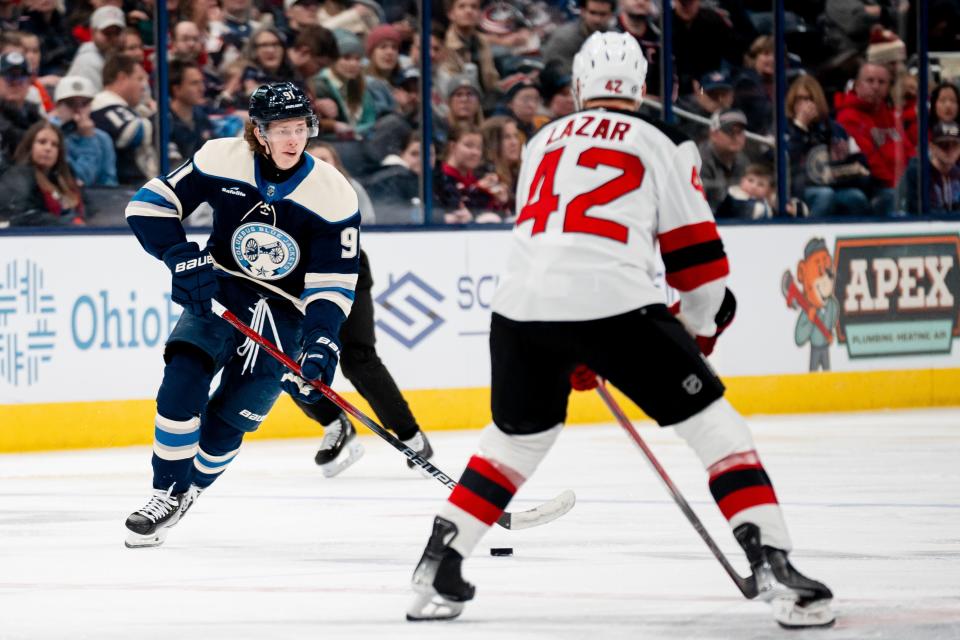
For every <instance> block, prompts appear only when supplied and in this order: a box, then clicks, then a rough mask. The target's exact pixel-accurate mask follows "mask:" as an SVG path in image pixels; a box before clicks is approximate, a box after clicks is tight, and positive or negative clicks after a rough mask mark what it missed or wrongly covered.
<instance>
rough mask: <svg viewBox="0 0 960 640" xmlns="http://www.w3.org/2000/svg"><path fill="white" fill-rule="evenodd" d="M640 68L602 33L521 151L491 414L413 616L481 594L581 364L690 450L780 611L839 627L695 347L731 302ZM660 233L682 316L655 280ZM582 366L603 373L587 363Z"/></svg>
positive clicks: (686, 150) (496, 333)
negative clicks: (474, 576)
mask: <svg viewBox="0 0 960 640" xmlns="http://www.w3.org/2000/svg"><path fill="white" fill-rule="evenodd" d="M646 68H647V63H646V59H645V58H644V56H643V53H642V52H641V50H640V48H639V46H638V45H637V43H636V41H635V40H634V39H633V38H632V37H631V36H629V35H627V34H617V33H595V34H593V35H592V36H590V38H588V39H587V41H586V42H585V43H584V45H583V47H582V48H581V49H580V52H579V53H578V54H577V56H576V57H575V58H574V62H573V83H574V97H575V99H576V100H577V104H578V109H579V111H577V112H575V113H573V114H571V115H569V116H565V117H563V118H559V119H557V120H554V121H553V122H551V123H549V124H547V125H545V126H544V127H543V128H542V129H540V131H539V132H538V133H537V134H536V135H535V136H534V137H533V138H531V140H530V141H529V142H528V143H527V146H526V147H525V149H524V153H523V162H522V165H521V170H520V176H519V180H518V183H517V213H518V216H517V221H516V225H515V227H514V230H513V236H512V248H511V252H510V253H509V254H508V258H507V265H506V270H505V273H504V274H503V276H502V277H501V280H500V284H499V287H498V289H497V292H496V294H495V295H494V298H493V303H492V309H493V315H492V320H491V327H490V353H491V372H492V385H491V405H492V411H493V422H494V424H493V425H491V426H490V427H487V428H486V429H485V430H484V432H483V434H482V435H481V438H480V444H479V448H478V451H477V453H476V454H475V455H474V456H473V457H472V458H471V459H470V461H469V462H468V464H467V468H466V470H465V471H464V473H463V475H462V476H461V478H460V482H459V484H458V485H457V487H456V488H455V489H454V490H453V492H451V494H450V497H449V499H448V501H447V502H446V503H445V505H444V506H443V508H442V509H441V510H440V513H439V515H437V516H436V518H435V519H434V522H433V531H432V534H431V536H430V538H429V540H428V542H427V545H426V548H425V550H424V552H423V556H422V557H421V559H420V562H419V564H418V565H417V568H416V570H415V571H414V574H413V590H414V592H415V597H414V600H413V602H412V603H411V605H410V607H409V608H408V610H407V618H408V619H409V620H438V619H449V618H455V617H456V616H458V615H459V614H460V613H461V611H462V610H463V607H464V603H465V602H467V601H469V600H471V599H472V598H473V596H474V587H473V585H471V584H470V583H468V582H466V581H465V580H464V579H463V577H462V576H461V563H462V561H463V559H464V558H467V557H469V556H470V553H471V552H472V551H473V550H474V548H476V546H477V544H478V543H479V541H480V539H481V538H482V537H483V535H484V534H485V533H486V532H487V530H488V529H489V527H490V526H491V525H492V524H493V523H494V522H496V521H497V518H498V517H499V516H500V515H501V514H502V513H503V511H504V509H505V508H506V507H507V505H508V504H509V503H510V500H511V499H512V498H513V496H514V494H515V493H516V491H517V490H518V489H519V487H520V486H521V485H522V484H523V483H524V481H526V479H527V478H529V477H530V476H531V474H533V472H534V470H535V469H536V467H537V465H538V464H539V463H540V461H541V460H542V459H543V458H544V456H545V455H546V454H547V452H548V451H549V449H550V447H551V446H552V445H553V443H554V441H555V440H556V438H557V436H558V435H559V433H560V430H561V428H562V427H563V423H564V421H565V419H566V410H567V398H568V396H569V394H570V390H571V384H572V380H571V374H572V373H573V372H574V371H575V370H578V371H582V370H583V369H582V365H586V366H587V367H589V369H591V370H593V371H596V372H597V373H598V374H600V375H602V376H603V377H604V378H606V379H608V380H609V381H610V382H611V383H613V384H614V385H615V386H616V387H617V388H618V389H620V390H621V391H622V392H623V393H624V394H625V395H627V396H628V397H629V398H630V399H631V400H633V401H634V402H635V403H636V404H637V405H639V406H640V408H641V409H643V410H644V412H646V414H647V415H649V416H650V417H652V418H653V419H654V420H656V421H657V423H658V424H660V425H661V426H672V427H674V429H675V431H676V432H677V434H678V435H679V436H680V437H681V438H683V439H684V440H685V441H686V442H687V444H688V445H689V446H690V447H691V448H692V449H693V450H694V451H695V452H696V454H697V456H698V457H699V458H700V460H701V462H702V463H703V465H704V467H705V468H706V469H707V472H708V474H709V478H710V480H709V483H710V490H711V493H712V494H713V497H714V499H715V500H716V501H717V504H718V506H719V507H720V510H721V512H722V513H723V514H724V516H725V517H726V518H727V519H728V520H729V522H730V526H731V528H732V529H733V532H734V535H735V537H736V539H737V541H738V542H739V543H740V545H741V546H742V547H743V549H744V551H745V553H746V556H747V559H748V561H749V562H750V565H751V568H752V569H753V571H754V573H755V575H756V576H757V579H758V584H760V585H762V587H761V588H762V589H763V592H762V593H763V594H764V596H765V597H770V598H771V600H772V603H773V604H774V616H775V618H776V620H777V621H778V622H780V623H781V624H783V625H785V626H794V627H803V626H824V625H829V624H831V623H832V622H833V620H834V616H833V613H832V611H831V608H830V601H831V598H832V594H831V592H830V590H829V589H828V588H827V587H826V586H825V585H823V584H821V583H820V582H817V581H815V580H811V579H809V578H806V577H805V576H803V575H802V574H800V573H799V572H798V571H797V570H796V569H795V568H794V567H793V566H792V565H791V563H790V562H789V561H788V560H787V554H788V552H789V551H790V549H791V541H790V536H789V533H788V532H787V527H786V524H785V523H784V520H783V516H782V513H781V509H780V505H779V504H778V503H777V497H776V494H775V493H774V490H773V486H772V484H771V482H770V478H769V477H768V476H767V474H766V472H765V471H764V468H763V465H762V464H761V462H760V458H759V456H758V455H757V452H756V450H755V448H754V444H753V439H752V436H751V434H750V430H749V429H748V427H747V425H746V423H745V422H744V420H743V418H742V417H741V416H740V415H739V414H738V413H737V412H736V410H735V409H734V408H733V407H732V406H731V405H730V403H729V402H727V400H726V399H725V398H724V397H723V394H724V386H723V384H722V383H721V382H720V380H719V379H718V378H717V376H716V374H715V373H714V372H713V370H712V369H711V368H710V366H709V365H708V364H707V362H706V359H705V358H704V354H703V353H701V347H700V346H698V345H702V346H703V348H704V350H705V351H708V350H709V349H711V348H712V341H713V340H714V339H715V338H716V337H717V335H719V332H720V331H721V330H722V329H723V326H722V325H723V323H728V322H729V321H730V320H731V319H732V318H730V316H729V314H726V317H724V314H719V315H718V312H719V311H720V310H721V309H722V308H723V307H724V306H726V307H729V306H730V302H731V301H732V298H731V297H730V296H728V295H727V293H726V287H725V280H726V276H727V273H728V264H727V258H726V255H725V253H724V250H723V243H722V242H721V240H720V236H719V235H718V233H717V228H716V224H715V222H714V220H713V216H712V214H711V212H710V207H709V206H708V205H707V202H706V199H705V197H704V195H703V186H702V185H701V183H700V180H699V176H698V171H699V168H700V157H699V154H698V152H697V148H696V146H695V145H694V144H693V142H691V141H690V140H689V139H687V138H686V137H685V136H684V135H683V134H682V133H679V132H678V131H677V130H675V129H673V128H672V127H670V126H668V125H663V124H660V123H657V122H652V121H646V120H644V119H641V118H640V117H638V116H637V114H636V111H637V108H638V106H639V104H640V102H641V100H642V97H643V89H644V80H645V78H646ZM658 242H659V247H660V253H661V255H662V256H663V262H664V265H665V266H666V280H667V283H668V284H670V285H671V286H672V287H673V288H675V289H676V290H677V291H678V292H679V297H680V315H679V316H674V315H672V314H671V312H670V311H669V310H668V309H667V307H666V305H665V304H664V295H663V291H662V290H661V289H659V288H658V287H656V286H655V285H654V277H655V273H656V260H655V253H654V252H655V250H656V249H655V247H656V245H657V243H658ZM725 299H726V300H727V303H726V305H724V300H725ZM718 319H720V323H719V324H718ZM583 377H586V378H587V379H591V378H592V379H593V380H595V375H594V374H593V373H592V372H591V371H587V372H586V374H585V375H581V376H580V378H583ZM594 386H595V382H594ZM774 596H775V597H774Z"/></svg>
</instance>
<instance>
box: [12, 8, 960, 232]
mask: <svg viewBox="0 0 960 640" xmlns="http://www.w3.org/2000/svg"><path fill="white" fill-rule="evenodd" d="M417 5H418V3H417V2H416V0H205V1H198V0H166V6H167V10H168V18H169V34H168V38H167V44H168V46H167V50H166V51H165V52H159V51H157V47H156V43H155V42H154V16H153V7H154V2H153V1H152V0H149V1H148V0H66V1H65V2H64V1H63V0H60V1H58V0H0V29H2V32H0V192H2V193H4V195H5V198H4V199H3V202H2V203H0V226H6V225H20V224H84V223H85V222H86V221H87V220H89V219H90V217H91V216H92V215H95V213H96V209H97V205H96V203H95V202H93V201H92V199H91V198H90V197H89V196H85V194H87V193H88V192H90V191H91V190H97V189H109V188H112V187H118V186H119V187H127V188H131V189H135V188H137V187H138V186H139V185H140V184H142V183H143V182H144V181H146V180H147V179H149V178H150V177H152V176H154V175H156V173H157V172H158V170H159V162H158V160H159V154H158V147H157V142H156V141H157V137H158V136H157V117H158V116H157V100H156V98H157V96H159V95H160V94H161V93H162V92H165V93H166V95H168V96H169V111H168V113H167V114H165V117H167V118H168V124H169V131H170V141H169V147H168V149H167V150H166V152H167V153H168V155H169V158H170V162H171V165H172V166H175V164H176V163H179V162H181V161H183V160H185V159H187V158H189V157H190V156H191V155H192V154H193V153H194V152H196V151H197V149H199V147H200V146H201V145H202V144H203V143H204V142H205V141H206V140H208V139H211V138H215V137H223V136H236V135H241V134H242V130H243V124H244V122H245V120H246V113H245V109H246V105H247V102H248V99H249V95H250V93H251V92H252V91H253V90H254V89H255V88H256V87H257V86H259V85H261V84H263V83H265V82H274V81H283V80H289V81H293V82H296V83H298V84H299V85H301V86H302V87H303V88H304V90H305V91H306V92H307V93H308V94H309V95H310V96H311V98H312V99H313V102H314V109H315V111H316V112H317V114H318V116H319V117H320V136H319V137H318V139H316V140H315V141H313V143H312V144H311V145H310V147H309V150H310V151H311V153H314V154H315V155H317V156H318V157H320V158H322V159H324V160H327V161H330V162H332V163H334V164H335V165H336V166H337V167H338V168H339V169H340V170H341V171H342V172H343V173H344V174H345V175H347V176H348V177H349V178H350V179H351V181H352V182H353V184H354V185H355V187H356V188H357V190H358V193H360V194H361V202H362V203H363V206H362V207H361V208H362V210H363V211H362V215H363V222H364V223H365V224H372V223H375V224H412V223H419V222H423V219H422V216H423V211H424V207H423V203H422V201H421V198H422V196H421V192H420V183H421V172H422V166H423V165H422V162H421V159H422V158H423V157H424V154H426V157H428V158H429V160H430V162H429V164H430V166H431V167H432V171H433V174H432V176H433V180H432V183H433V185H434V189H433V193H432V194H431V196H430V197H431V199H432V201H433V206H432V211H433V220H432V221H433V222H437V223H449V224H458V223H469V222H503V221H510V220H511V219H512V217H513V216H514V201H515V194H514V189H515V184H516V180H517V176H518V173H519V166H520V154H521V149H522V146H523V144H524V141H525V140H526V139H528V138H529V137H530V136H532V135H533V134H534V133H535V132H536V131H537V130H538V129H539V128H540V127H542V126H544V124H546V123H547V122H549V121H550V120H552V119H554V118H557V117H561V116H564V115H566V114H568V113H570V112H572V111H573V110H574V101H573V95H572V87H571V77H570V73H571V63H572V60H573V56H574V54H575V53H576V51H577V50H578V49H579V47H580V45H581V44H582V43H583V42H584V40H585V39H586V38H587V36H589V35H590V34H591V33H593V32H595V31H607V30H616V31H620V32H626V33H630V34H632V35H633V36H634V37H635V38H636V39H637V41H638V43H639V44H640V46H641V48H642V49H643V50H644V52H645V53H646V55H647V58H648V60H649V61H650V67H649V73H648V77H647V95H648V100H647V101H646V103H645V105H644V107H643V108H642V110H641V113H643V114H644V116H645V117H650V118H660V115H661V112H660V107H659V105H660V104H662V103H663V101H664V100H665V99H667V100H670V101H672V102H673V104H674V105H675V108H676V113H677V115H678V118H677V122H676V125H677V126H679V127H680V128H681V129H682V130H684V132H685V133H686V134H687V135H688V136H689V137H691V138H692V139H693V140H694V141H695V142H696V144H698V145H699V148H700V152H701V155H702V158H703V167H702V172H701V179H702V181H703V186H704V192H705V194H706V197H707V199H708V201H709V203H710V205H711V207H712V208H713V210H714V211H715V213H716V214H717V216H718V217H719V218H735V219H744V220H757V219H768V218H773V217H778V216H780V215H783V214H784V212H785V214H786V215H789V216H810V217H825V216H839V215H848V216H870V215H877V216H892V215H917V214H919V205H918V201H919V196H918V193H919V192H918V189H919V188H920V186H919V180H918V175H919V170H920V166H921V165H920V162H921V159H920V158H918V157H917V150H918V148H919V140H918V136H919V129H918V116H917V104H918V100H921V99H928V97H927V96H919V95H918V78H917V58H916V38H915V28H914V25H915V24H916V5H917V3H916V2H915V1H907V0H785V7H786V10H787V13H786V36H785V43H786V49H787V52H788V54H787V79H788V82H787V86H786V87H784V89H785V93H786V99H785V103H786V114H787V123H786V128H787V137H786V144H787V145H788V149H789V162H790V163H789V168H788V171H787V177H788V185H787V189H786V192H787V194H788V197H789V201H788V202H786V203H783V206H780V205H778V203H777V202H776V194H777V188H776V179H775V175H776V172H775V171H774V159H775V156H776V154H775V150H774V148H773V146H772V145H773V136H774V134H775V133H776V127H775V120H774V111H775V108H774V106H775V96H776V90H777V89H776V86H775V81H774V80H775V68H776V65H775V42H774V39H773V37H772V26H773V14H772V11H771V10H772V2H771V0H763V1H761V0H672V2H669V3H665V2H664V1H663V0H619V1H617V0H432V9H431V10H432V15H433V18H434V22H433V25H432V28H431V31H430V34H429V42H430V51H429V60H430V69H431V74H432V78H431V87H432V93H431V96H430V104H429V105H427V108H429V109H430V115H431V120H432V127H431V130H430V132H429V135H428V136H427V138H428V139H429V140H430V148H429V149H422V148H421V135H420V128H421V111H422V108H421V104H420V101H421V97H420V96H421V94H420V81H421V78H420V71H419V69H420V68H421V56H422V55H423V53H424V52H422V51H421V50H420V35H419V33H418V29H419V26H420V22H419V18H418V15H417ZM928 6H929V12H930V13H929V15H930V32H929V37H928V45H929V48H930V50H931V51H934V52H951V51H958V50H960V29H957V26H956V25H958V24H960V0H929V4H928ZM664 10H669V11H672V17H673V37H672V43H671V47H669V48H667V49H664V47H663V42H662V37H661V32H660V25H661V13H662V12H663V11H664ZM665 50H670V51H672V62H673V70H674V78H673V79H672V83H671V84H672V86H673V88H674V93H673V95H670V96H663V95H662V87H663V86H665V83H664V82H663V78H662V77H661V69H660V62H661V59H662V56H663V52H664V51H665ZM160 55H165V56H166V59H167V60H168V62H169V67H168V82H167V86H165V87H158V86H156V80H155V76H154V75H153V74H152V71H153V70H154V69H155V68H156V66H157V60H158V56H160ZM956 75H957V72H953V73H952V74H951V73H950V70H949V69H947V68H946V67H944V68H942V69H941V68H935V69H934V73H933V75H932V82H931V83H930V85H931V89H932V92H931V95H930V96H929V104H930V125H931V126H930V128H929V135H930V138H929V148H930V153H929V157H928V158H926V159H924V160H923V161H924V162H926V163H928V166H929V168H930V174H931V185H930V199H931V210H930V212H933V213H945V212H946V213H949V212H957V211H960V167H958V165H957V161H958V155H960V133H958V126H957V120H958V102H960V100H958V97H960V96H958V89H957V85H956V84H955V82H956ZM927 213H929V212H927ZM197 219H198V220H202V216H198V217H197Z"/></svg>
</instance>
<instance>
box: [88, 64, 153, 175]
mask: <svg viewBox="0 0 960 640" xmlns="http://www.w3.org/2000/svg"><path fill="white" fill-rule="evenodd" d="M146 84H147V73H146V72H145V71H144V70H143V67H142V66H141V65H140V63H139V62H137V61H136V60H134V59H133V58H128V57H126V56H120V55H115V56H112V57H111V58H109V59H108V60H107V62H106V64H105V65H104V66H103V91H101V92H100V93H98V94H97V95H96V96H95V97H94V99H93V104H92V105H91V108H92V109H93V113H92V114H91V115H92V117H93V122H94V123H95V124H96V125H97V128H98V129H102V130H103V131H106V132H107V134H109V136H110V138H111V139H112V140H113V146H114V149H115V150H116V152H117V179H118V180H119V182H120V184H129V185H134V184H142V183H143V182H145V181H146V180H147V178H148V176H150V175H153V174H154V173H156V171H157V167H158V164H159V163H158V160H157V152H156V149H155V148H154V146H153V125H152V123H151V122H150V120H149V119H148V118H144V117H143V116H141V115H140V114H139V113H137V112H136V111H135V107H136V106H137V105H139V104H140V102H141V101H142V100H143V92H144V90H145V89H146Z"/></svg>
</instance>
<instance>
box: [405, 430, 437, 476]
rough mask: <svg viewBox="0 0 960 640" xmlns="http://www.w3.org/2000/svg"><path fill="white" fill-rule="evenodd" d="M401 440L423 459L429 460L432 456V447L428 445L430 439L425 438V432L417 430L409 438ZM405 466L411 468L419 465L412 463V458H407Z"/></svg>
mask: <svg viewBox="0 0 960 640" xmlns="http://www.w3.org/2000/svg"><path fill="white" fill-rule="evenodd" d="M402 442H403V444H405V445H407V446H408V447H410V448H411V449H413V450H414V451H416V453H417V455H418V456H420V457H421V458H423V459H424V460H429V459H430V458H432V457H433V447H431V446H430V441H429V440H427V434H425V433H424V432H423V431H419V430H418V431H417V433H416V435H415V436H413V437H412V438H410V439H409V440H403V441H402ZM407 466H408V467H410V468H411V469H413V468H414V467H419V465H416V464H414V463H413V460H412V459H410V458H407ZM428 477H429V476H428Z"/></svg>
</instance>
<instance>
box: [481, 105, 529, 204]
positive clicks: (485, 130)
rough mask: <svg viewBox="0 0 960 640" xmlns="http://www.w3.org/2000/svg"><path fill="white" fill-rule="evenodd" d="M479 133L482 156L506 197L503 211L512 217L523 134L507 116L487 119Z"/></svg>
mask: <svg viewBox="0 0 960 640" xmlns="http://www.w3.org/2000/svg"><path fill="white" fill-rule="evenodd" d="M480 132H481V134H482V135H483V156H484V158H485V159H486V161H487V162H489V163H490V164H491V165H492V166H493V171H494V173H496V174H497V178H498V179H499V184H501V185H502V186H503V189H504V191H505V192H506V194H507V195H508V200H507V202H506V204H505V209H506V213H507V215H508V216H513V214H514V211H513V209H514V204H515V202H516V189H517V177H518V176H519V175H520V152H521V151H522V150H523V143H524V137H523V134H522V133H520V129H519V128H518V127H517V123H516V122H515V121H514V120H513V118H510V117H508V116H494V117H492V118H488V119H487V120H486V121H485V122H484V123H483V126H481V127H480Z"/></svg>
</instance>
